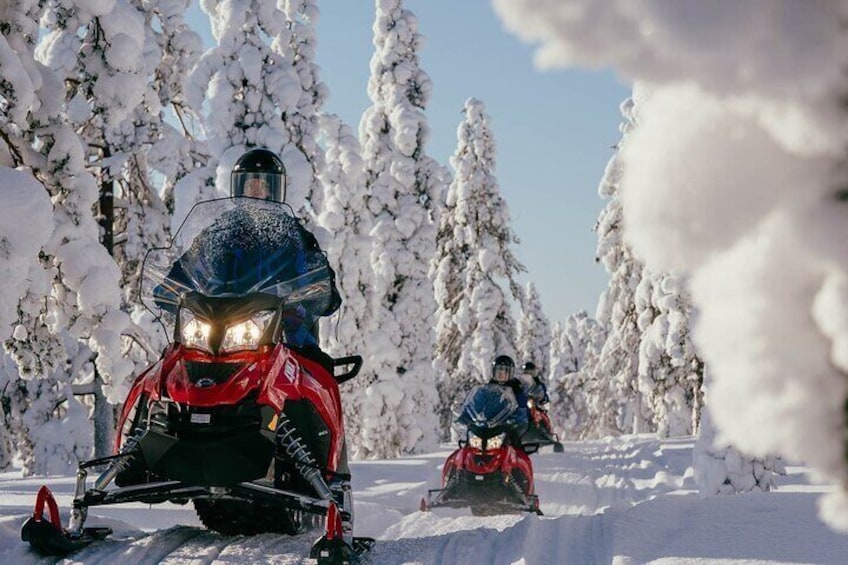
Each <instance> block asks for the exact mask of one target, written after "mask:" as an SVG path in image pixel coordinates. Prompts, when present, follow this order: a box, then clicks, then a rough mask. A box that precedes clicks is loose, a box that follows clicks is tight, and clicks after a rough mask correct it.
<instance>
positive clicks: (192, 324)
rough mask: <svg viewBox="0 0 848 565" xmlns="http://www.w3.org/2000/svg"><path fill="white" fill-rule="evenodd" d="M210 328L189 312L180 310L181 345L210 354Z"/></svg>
mask: <svg viewBox="0 0 848 565" xmlns="http://www.w3.org/2000/svg"><path fill="white" fill-rule="evenodd" d="M211 330H212V326H211V325H209V324H208V323H206V322H204V321H203V320H201V319H199V318H197V317H196V316H195V315H194V314H193V313H192V312H191V310H186V309H183V310H180V333H181V334H182V336H181V337H182V339H183V345H185V346H186V347H190V348H192V349H202V350H203V351H206V352H209V353H211V352H212V350H211V348H210V347H209V333H210V331H211Z"/></svg>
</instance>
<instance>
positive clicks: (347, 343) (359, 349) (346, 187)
mask: <svg viewBox="0 0 848 565" xmlns="http://www.w3.org/2000/svg"><path fill="white" fill-rule="evenodd" d="M320 125H321V137H320V141H321V144H322V145H323V147H324V151H325V158H326V160H325V166H324V170H323V172H322V174H321V177H320V178H321V182H322V183H323V184H324V191H325V192H324V198H323V206H322V209H321V213H320V214H319V215H318V218H317V222H318V225H319V226H320V227H321V228H323V229H324V230H326V231H327V233H332V234H333V237H332V238H331V239H330V240H329V241H328V243H327V245H326V246H325V247H324V250H325V251H326V252H327V257H328V258H329V260H330V263H331V264H332V266H333V268H334V269H335V271H336V283H337V285H338V287H339V293H340V294H341V296H342V305H341V308H340V309H339V311H338V312H337V313H336V314H335V315H334V316H332V317H331V318H329V319H327V320H322V322H321V325H320V335H321V347H322V348H323V349H324V350H325V351H326V352H327V353H329V354H330V355H333V356H334V357H341V356H344V355H351V354H360V355H365V354H366V352H367V351H368V349H369V347H370V339H369V335H370V331H371V330H370V326H369V322H370V321H371V320H372V318H373V311H372V309H373V283H372V278H373V274H372V270H371V239H370V236H369V232H370V231H371V216H370V214H369V213H368V211H367V209H366V208H365V182H364V178H365V177H364V169H363V162H362V156H361V150H360V145H359V139H357V137H356V136H355V134H354V133H353V131H352V130H351V128H350V126H348V125H346V124H344V123H342V121H341V120H340V119H339V118H338V117H337V116H334V115H323V116H321V120H320ZM341 389H342V396H343V402H342V406H343V408H344V410H345V429H346V432H347V437H348V441H349V447H350V453H351V455H352V456H353V457H354V458H360V457H364V456H365V455H366V453H364V452H363V451H362V450H361V449H360V446H359V442H358V438H359V437H360V435H361V432H360V430H361V427H362V420H361V413H362V406H363V404H365V403H367V401H368V398H367V396H366V386H365V385H364V384H363V379H362V378H356V379H353V380H351V381H349V382H347V383H345V384H343V385H342V387H341Z"/></svg>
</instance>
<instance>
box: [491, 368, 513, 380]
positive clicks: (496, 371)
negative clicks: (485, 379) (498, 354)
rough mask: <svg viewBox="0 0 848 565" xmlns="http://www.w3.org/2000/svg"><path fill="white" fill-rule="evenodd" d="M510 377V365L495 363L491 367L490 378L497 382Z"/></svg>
mask: <svg viewBox="0 0 848 565" xmlns="http://www.w3.org/2000/svg"><path fill="white" fill-rule="evenodd" d="M510 377H512V367H510V366H509V365H495V366H494V368H492V379H493V380H495V381H496V382H499V383H505V382H507V381H508V380H509V379H510Z"/></svg>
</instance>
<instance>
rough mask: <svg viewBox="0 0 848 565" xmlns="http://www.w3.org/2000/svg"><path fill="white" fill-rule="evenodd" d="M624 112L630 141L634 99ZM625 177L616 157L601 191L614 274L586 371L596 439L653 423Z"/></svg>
mask: <svg viewBox="0 0 848 565" xmlns="http://www.w3.org/2000/svg"><path fill="white" fill-rule="evenodd" d="M621 112H622V115H623V116H624V118H625V121H624V123H623V124H622V126H621V130H622V133H623V135H624V136H625V137H626V136H627V134H628V132H629V131H630V130H631V129H632V128H633V126H634V124H635V122H634V117H633V101H632V100H631V99H628V100H627V101H625V102H624V103H623V104H622V105H621ZM621 175H622V166H621V161H620V159H619V153H618V152H616V153H615V154H614V155H613V157H612V158H611V159H610V161H609V163H608V164H607V167H606V171H605V172H604V177H603V179H602V180H601V183H600V186H599V188H598V192H599V194H600V195H601V196H602V197H603V198H608V199H609V202H608V203H607V205H606V207H605V208H604V209H603V210H602V211H601V215H600V217H599V218H598V223H597V225H596V226H595V230H596V231H597V232H598V249H597V254H596V257H597V260H598V261H601V262H602V263H603V264H604V267H606V269H607V272H609V274H610V281H609V284H608V286H607V289H606V290H605V291H604V292H603V294H602V295H601V299H600V301H599V303H598V310H597V314H596V319H597V320H598V322H599V323H600V324H601V325H602V326H603V327H604V328H605V332H606V341H605V342H604V346H603V349H602V350H601V353H600V355H598V357H597V358H595V359H594V361H593V362H592V363H591V364H589V365H587V367H586V371H587V373H588V374H587V378H588V379H589V380H590V381H591V382H592V386H593V390H594V394H592V397H591V404H590V415H589V418H590V422H591V423H590V425H589V428H590V429H591V431H589V432H588V433H590V434H594V435H596V436H605V435H617V434H621V433H631V432H643V431H647V429H646V427H647V423H648V422H649V421H650V412H648V411H647V407H646V406H644V405H643V404H642V402H641V394H640V393H639V390H638V386H637V379H638V367H639V342H640V339H641V335H640V331H639V327H638V325H637V312H636V300H635V293H636V288H637V286H638V285H639V282H640V281H641V280H642V278H643V270H644V268H643V266H642V263H641V262H640V261H639V259H638V258H637V257H636V256H635V255H634V253H633V251H632V249H631V248H630V246H629V245H628V244H627V243H626V242H625V241H624V239H623V237H622V206H621V201H620V199H619V198H618V190H619V183H620V181H621Z"/></svg>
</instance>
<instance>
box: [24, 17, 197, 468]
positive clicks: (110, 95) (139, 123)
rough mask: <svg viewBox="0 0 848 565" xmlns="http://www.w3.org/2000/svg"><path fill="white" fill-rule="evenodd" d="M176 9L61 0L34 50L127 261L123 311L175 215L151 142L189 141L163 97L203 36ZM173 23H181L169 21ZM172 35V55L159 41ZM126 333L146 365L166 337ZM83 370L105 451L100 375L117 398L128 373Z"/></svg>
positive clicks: (107, 430)
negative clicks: (49, 74)
mask: <svg viewBox="0 0 848 565" xmlns="http://www.w3.org/2000/svg"><path fill="white" fill-rule="evenodd" d="M180 9H181V10H182V11H183V12H184V11H185V9H186V4H185V2H183V3H182V6H179V5H177V4H176V3H174V2H165V3H162V5H161V6H160V7H159V8H158V9H156V10H154V9H153V8H151V6H149V5H147V4H145V3H142V2H136V1H126V0H121V1H117V2H113V3H111V4H104V5H98V6H92V7H91V9H90V10H85V9H81V10H76V11H72V12H68V13H66V11H65V8H63V7H62V6H58V7H54V8H53V9H51V10H49V11H48V12H47V13H46V14H45V17H44V18H43V19H42V22H43V23H44V25H45V26H46V28H47V29H48V30H49V33H47V34H46V36H45V37H44V39H43V40H42V42H41V44H40V45H39V51H38V55H39V57H40V59H41V60H42V61H43V62H44V63H45V64H46V65H47V66H49V67H50V68H52V69H53V70H54V71H55V72H56V73H57V74H59V76H60V77H61V78H62V80H63V83H64V84H65V99H66V101H67V115H68V118H69V120H70V122H71V124H72V126H73V127H74V129H75V130H76V131H77V132H78V133H79V135H80V137H81V138H82V141H83V144H84V145H83V147H84V150H85V156H84V160H85V163H86V164H87V168H88V170H89V171H90V172H91V173H92V174H94V175H95V177H96V179H97V183H98V187H99V201H98V222H99V224H100V228H101V231H100V238H101V242H102V243H103V245H104V247H105V248H106V249H107V251H108V252H109V253H110V254H112V255H113V256H114V258H115V261H116V262H117V264H118V265H119V266H120V268H121V275H122V276H121V288H122V290H123V293H122V295H123V300H124V303H123V305H122V309H123V310H124V311H126V312H131V311H133V310H135V309H138V301H137V295H138V287H139V276H140V268H141V259H142V257H143V255H144V253H145V252H146V250H147V249H148V248H149V247H150V246H151V245H162V244H164V242H165V236H166V231H167V226H168V223H169V217H168V212H167V209H166V207H165V205H164V203H163V201H162V199H161V198H160V195H159V193H158V190H157V189H156V188H155V187H154V186H153V182H152V178H151V170H150V167H149V164H148V154H149V151H150V149H151V148H152V147H154V146H156V145H159V144H162V145H167V147H161V146H160V147H158V148H157V150H158V153H159V154H160V155H161V154H163V153H167V154H169V155H170V156H169V158H168V159H169V160H174V159H177V158H179V156H180V155H181V154H183V153H185V151H186V149H185V146H187V145H188V143H187V142H186V141H185V140H184V139H183V138H182V136H181V135H180V134H178V133H177V132H176V131H175V130H174V128H173V127H171V126H170V125H168V124H167V122H166V121H165V119H164V117H165V116H164V111H163V103H164V109H165V110H166V109H167V108H168V103H169V102H168V99H167V98H166V97H168V96H173V95H174V93H173V91H172V90H171V89H170V87H171V86H173V83H174V81H173V80H170V81H169V80H168V76H169V75H170V73H174V72H180V71H181V70H182V71H183V72H185V70H186V65H185V64H184V62H183V61H182V58H181V57H180V56H178V57H176V58H175V57H173V54H174V49H178V50H180V52H181V53H182V54H185V52H186V51H187V52H188V53H189V55H190V54H191V52H192V47H191V46H194V51H196V47H197V46H199V44H200V40H199V38H198V37H197V36H196V34H193V33H192V32H188V31H187V30H186V29H185V25H184V24H183V25H182V26H180V23H179V22H177V21H175V19H176V18H179V17H180V16H181V13H180ZM175 12H176V13H175ZM175 25H176V26H177V28H178V29H176V30H174V29H173V28H172V27H171V26H175ZM175 31H176V33H174V32H175ZM180 35H181V36H180ZM169 43H170V44H171V47H168V48H169V49H170V52H169V53H168V54H167V55H166V54H165V52H164V51H163V50H162V48H161V45H162V44H165V45H166V46H167V45H169ZM181 62H183V64H182V65H180V64H179V63H181ZM175 63H177V64H175ZM163 75H164V76H163ZM160 85H161V86H160ZM177 95H179V90H177ZM163 98H164V99H163ZM181 146H183V147H181ZM154 155H155V153H154ZM154 162H155V157H154ZM188 168H191V164H190V163H189V164H188V165H187V166H186V167H184V169H188ZM166 172H167V171H166ZM123 333H124V338H123V343H122V347H123V352H124V353H125V355H126V359H132V360H134V361H135V362H137V363H138V364H139V365H142V366H143V365H145V364H147V363H148V362H150V361H151V360H153V359H155V358H156V356H157V350H159V349H160V346H161V343H155V344H149V343H148V341H149V340H148V339H147V337H146V335H145V333H146V332H145V331H143V330H142V329H141V328H139V327H138V326H135V325H133V326H131V327H130V328H128V329H127V330H126V331H124V332H123ZM152 335H154V336H159V334H158V333H153V334H152ZM159 341H161V340H159ZM86 378H87V379H93V381H92V382H91V383H89V384H87V385H83V386H77V387H76V388H75V391H76V392H77V393H81V392H85V393H88V394H92V395H93V398H94V401H93V402H94V407H93V409H94V413H93V417H92V419H93V421H94V422H95V445H96V455H97V456H103V455H107V454H108V453H109V452H110V450H111V444H112V438H111V435H112V428H113V426H114V423H113V418H112V409H111V407H109V406H108V404H107V402H106V399H105V398H104V396H103V391H102V390H101V384H106V385H111V386H107V391H108V392H109V396H110V400H111V401H112V402H119V401H120V400H122V399H123V398H124V396H125V394H126V390H127V386H128V384H129V383H128V382H127V381H126V380H124V381H123V382H119V383H110V382H109V379H108V378H104V375H101V374H100V372H99V371H97V370H95V371H94V372H93V374H92V375H91V376H90V377H86Z"/></svg>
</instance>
